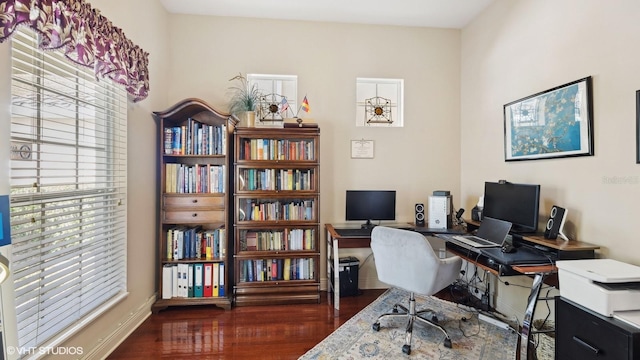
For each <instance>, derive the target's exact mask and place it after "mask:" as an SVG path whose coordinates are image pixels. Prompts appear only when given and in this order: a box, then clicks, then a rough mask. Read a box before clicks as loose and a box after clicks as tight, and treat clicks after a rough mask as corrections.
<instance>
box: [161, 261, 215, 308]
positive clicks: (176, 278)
mask: <svg viewBox="0 0 640 360" xmlns="http://www.w3.org/2000/svg"><path fill="white" fill-rule="evenodd" d="M224 277H225V265H224V263H222V262H220V263H218V262H215V263H204V264H203V263H193V264H185V263H180V264H165V265H164V266H163V267H162V298H163V299H171V298H201V297H221V296H225V295H224V294H225V290H224V285H225V278H224Z"/></svg>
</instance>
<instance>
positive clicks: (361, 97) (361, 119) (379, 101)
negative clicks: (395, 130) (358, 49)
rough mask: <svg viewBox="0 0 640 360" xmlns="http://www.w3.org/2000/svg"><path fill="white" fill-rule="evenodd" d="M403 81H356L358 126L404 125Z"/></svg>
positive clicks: (365, 79)
mask: <svg viewBox="0 0 640 360" xmlns="http://www.w3.org/2000/svg"><path fill="white" fill-rule="evenodd" d="M403 107H404V80H403V79H375V78H357V79H356V126H371V127H402V126H403V125H404V116H403V112H404V109H403Z"/></svg>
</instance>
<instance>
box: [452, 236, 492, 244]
mask: <svg viewBox="0 0 640 360" xmlns="http://www.w3.org/2000/svg"><path fill="white" fill-rule="evenodd" d="M452 237H453V238H454V239H456V240H458V241H461V242H463V243H465V244H469V245H474V243H476V244H479V245H496V244H495V243H492V242H491V241H489V240H485V239H483V238H481V237H477V236H466V237H465V236H460V235H454V236H452Z"/></svg>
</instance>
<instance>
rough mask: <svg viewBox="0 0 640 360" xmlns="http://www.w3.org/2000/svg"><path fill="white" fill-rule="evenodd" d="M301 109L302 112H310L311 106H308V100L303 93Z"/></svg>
mask: <svg viewBox="0 0 640 360" xmlns="http://www.w3.org/2000/svg"><path fill="white" fill-rule="evenodd" d="M302 110H304V112H310V111H311V108H310V107H309V101H308V100H307V96H306V95H305V97H304V99H303V100H302Z"/></svg>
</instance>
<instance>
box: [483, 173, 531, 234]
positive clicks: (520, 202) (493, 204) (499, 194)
mask: <svg viewBox="0 0 640 360" xmlns="http://www.w3.org/2000/svg"><path fill="white" fill-rule="evenodd" d="M539 206H540V185H535V184H514V183H509V182H506V181H501V182H485V183H484V208H483V209H482V216H489V217H492V218H496V219H500V220H506V221H509V222H511V223H512V224H513V227H512V228H511V229H512V231H513V232H515V233H535V232H536V231H538V208H539Z"/></svg>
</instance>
